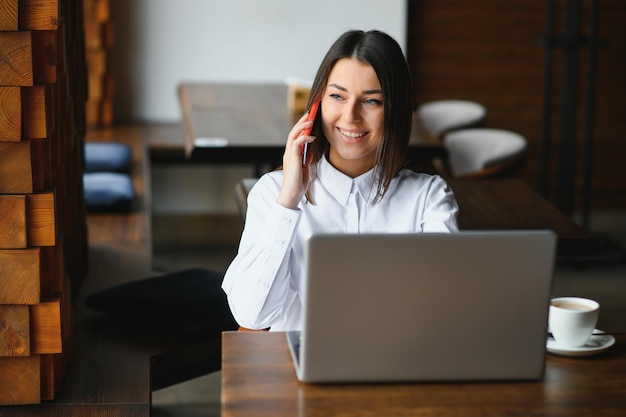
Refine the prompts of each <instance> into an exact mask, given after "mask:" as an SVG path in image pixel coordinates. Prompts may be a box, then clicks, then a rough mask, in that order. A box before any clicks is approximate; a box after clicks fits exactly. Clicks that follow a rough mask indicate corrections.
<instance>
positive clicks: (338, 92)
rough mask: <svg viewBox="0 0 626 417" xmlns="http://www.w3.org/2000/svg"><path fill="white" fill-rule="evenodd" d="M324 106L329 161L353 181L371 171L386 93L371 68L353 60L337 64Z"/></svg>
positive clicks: (382, 121)
mask: <svg viewBox="0 0 626 417" xmlns="http://www.w3.org/2000/svg"><path fill="white" fill-rule="evenodd" d="M321 107H322V129H323V130H324V135H325V136H326V138H327V139H328V142H329V143H330V152H329V162H330V163H331V164H332V165H333V166H334V167H335V168H337V169H338V170H339V171H341V172H343V173H344V174H346V175H349V176H351V177H353V178H354V177H357V176H359V175H361V174H363V173H365V172H367V171H369V170H370V169H372V168H373V166H374V163H375V161H376V151H377V149H378V147H379V145H380V143H381V141H382V137H383V125H384V102H383V92H382V89H381V86H380V82H379V81H378V77H377V76H376V72H375V71H374V69H373V68H372V66H371V65H369V64H366V63H362V62H359V61H357V60H356V59H353V58H343V59H340V60H339V61H337V62H336V63H335V65H334V67H333V69H332V70H331V72H330V74H329V77H328V84H327V85H326V90H325V92H324V95H323V98H322V106H321Z"/></svg>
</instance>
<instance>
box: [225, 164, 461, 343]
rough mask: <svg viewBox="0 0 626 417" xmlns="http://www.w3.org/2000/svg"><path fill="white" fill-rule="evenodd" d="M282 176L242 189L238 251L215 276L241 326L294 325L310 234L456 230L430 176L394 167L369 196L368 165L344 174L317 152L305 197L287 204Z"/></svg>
mask: <svg viewBox="0 0 626 417" xmlns="http://www.w3.org/2000/svg"><path fill="white" fill-rule="evenodd" d="M282 175H283V172H282V171H273V172H270V173H267V174H265V175H263V176H262V177H261V178H260V179H259V181H258V182H257V183H256V184H255V185H254V187H253V188H252V190H250V193H249V195H248V211H247V214H246V224H245V227H244V230H243V233H242V236H241V241H240V243H239V251H238V253H237V256H236V257H235V259H234V260H233V261H232V263H231V264H230V266H229V267H228V270H227V271H226V274H225V276H224V281H223V283H222V288H223V289H224V291H225V293H226V295H227V297H228V303H229V305H230V308H231V311H232V313H233V315H234V317H235V319H236V320H237V322H238V323H239V325H240V326H243V327H247V328H250V329H263V328H268V327H269V328H271V330H275V331H284V330H299V329H300V328H301V314H302V305H301V300H300V297H299V293H300V285H301V278H302V276H303V274H304V263H303V257H304V245H305V242H306V240H307V239H308V237H310V236H311V235H313V234H316V233H422V232H455V231H457V230H458V227H457V221H456V217H457V212H458V205H457V203H456V200H455V198H454V195H453V193H452V191H451V190H450V188H449V187H448V185H447V183H446V182H445V181H444V180H443V179H442V178H441V177H439V176H436V175H434V176H433V175H428V174H419V173H415V172H413V171H410V170H402V171H401V172H400V173H399V174H398V175H396V177H394V178H393V180H392V182H391V184H390V186H389V189H388V191H387V193H386V194H385V195H384V196H383V197H382V199H379V200H378V201H375V197H376V185H375V184H373V178H374V170H371V171H369V172H367V173H365V174H363V175H361V176H359V177H357V178H351V177H349V176H347V175H345V174H343V173H342V172H340V171H338V170H336V169H335V168H334V167H333V166H332V165H331V164H330V163H329V162H328V161H327V160H326V159H325V158H322V159H321V160H320V161H319V163H318V165H317V177H316V179H315V181H314V183H313V187H312V201H313V203H311V202H307V201H306V198H303V199H302V201H301V202H300V204H299V206H298V209H295V210H292V209H288V208H285V207H283V206H281V205H280V204H278V203H277V202H276V198H277V196H278V193H279V190H280V187H281V184H282ZM364 256H376V254H365V255H364Z"/></svg>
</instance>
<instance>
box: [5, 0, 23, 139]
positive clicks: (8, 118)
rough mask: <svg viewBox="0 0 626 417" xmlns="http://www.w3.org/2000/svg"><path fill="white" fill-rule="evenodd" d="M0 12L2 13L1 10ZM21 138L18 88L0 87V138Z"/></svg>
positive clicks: (20, 110)
mask: <svg viewBox="0 0 626 417" xmlns="http://www.w3.org/2000/svg"><path fill="white" fill-rule="evenodd" d="M1 1H2V0H0V2H1ZM0 13H2V11H1V10H0ZM21 138H22V102H21V94H20V88H19V87H0V140H2V141H14V142H19V141H20V139H21Z"/></svg>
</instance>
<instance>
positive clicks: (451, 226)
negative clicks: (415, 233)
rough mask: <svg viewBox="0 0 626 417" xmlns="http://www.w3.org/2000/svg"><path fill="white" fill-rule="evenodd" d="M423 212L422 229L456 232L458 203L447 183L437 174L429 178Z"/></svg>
mask: <svg viewBox="0 0 626 417" xmlns="http://www.w3.org/2000/svg"><path fill="white" fill-rule="evenodd" d="M423 213H424V214H423V217H422V231H424V232H438V233H446V232H458V230H459V226H458V223H457V216H458V213H459V206H458V203H457V201H456V198H455V197H454V193H453V192H452V189H450V186H449V185H448V183H447V182H446V181H445V180H444V179H443V178H441V177H440V176H438V175H435V176H433V177H432V178H431V182H430V187H429V190H428V194H427V198H426V199H425V201H424V212H423Z"/></svg>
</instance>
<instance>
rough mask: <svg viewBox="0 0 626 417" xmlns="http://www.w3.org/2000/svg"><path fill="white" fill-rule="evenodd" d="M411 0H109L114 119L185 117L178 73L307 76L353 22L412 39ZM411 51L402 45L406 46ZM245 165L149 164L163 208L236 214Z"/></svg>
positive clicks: (219, 77)
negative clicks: (236, 187) (409, 23)
mask: <svg viewBox="0 0 626 417" xmlns="http://www.w3.org/2000/svg"><path fill="white" fill-rule="evenodd" d="M406 8H407V5H406V0H221V1H220V0H111V15H112V19H113V22H114V25H115V42H114V49H113V50H112V51H111V54H110V57H111V62H110V65H111V69H112V71H113V76H114V78H115V84H116V86H115V103H114V109H115V120H116V122H125V121H145V122H172V123H179V122H180V120H181V118H182V115H181V112H180V106H179V102H178V97H177V93H176V87H177V85H178V84H179V83H180V82H181V81H196V80H198V81H202V80H207V81H282V80H284V79H285V78H287V77H296V78H302V79H307V80H310V79H312V78H313V77H314V76H315V72H316V71H317V67H318V66H319V64H320V62H321V60H322V58H323V56H324V54H325V53H326V51H327V50H328V48H329V47H330V45H331V44H332V43H333V42H334V41H335V39H336V38H337V37H338V36H339V35H340V34H341V33H343V32H344V31H346V30H348V29H363V30H368V29H380V30H383V31H385V32H387V33H389V34H390V35H391V36H393V37H394V38H395V39H396V40H397V41H398V42H399V43H400V45H402V47H403V48H405V46H406V20H407V18H406V14H407V13H406ZM405 50H406V49H405ZM250 175H252V168H247V167H245V166H238V167H224V166H203V167H199V166H197V165H195V166H193V167H192V166H187V167H183V166H178V167H160V168H153V169H152V185H153V189H154V190H155V192H153V195H152V209H153V211H154V212H155V213H160V214H172V213H174V214H179V213H207V212H209V213H215V212H219V213H224V212H226V213H236V210H237V208H236V205H235V200H234V191H233V189H234V184H235V183H236V182H237V181H238V180H239V179H240V178H241V177H245V176H250Z"/></svg>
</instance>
